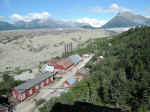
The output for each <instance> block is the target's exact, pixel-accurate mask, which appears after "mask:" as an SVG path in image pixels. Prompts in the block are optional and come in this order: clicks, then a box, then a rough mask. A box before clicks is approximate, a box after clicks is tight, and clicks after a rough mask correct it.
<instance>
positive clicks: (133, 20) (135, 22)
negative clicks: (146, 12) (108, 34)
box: [102, 12, 150, 28]
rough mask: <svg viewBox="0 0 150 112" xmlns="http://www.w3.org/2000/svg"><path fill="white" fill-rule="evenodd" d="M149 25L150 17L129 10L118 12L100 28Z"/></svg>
mask: <svg viewBox="0 0 150 112" xmlns="http://www.w3.org/2000/svg"><path fill="white" fill-rule="evenodd" d="M144 25H147V26H149V25H150V19H149V18H146V17H144V16H141V15H136V14H134V13H131V12H121V13H118V14H117V15H116V16H115V17H114V18H112V19H111V20H110V21H108V22H107V23H106V24H105V25H103V26H102V28H118V27H134V26H144Z"/></svg>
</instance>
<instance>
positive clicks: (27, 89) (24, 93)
mask: <svg viewBox="0 0 150 112" xmlns="http://www.w3.org/2000/svg"><path fill="white" fill-rule="evenodd" d="M52 81H53V75H52V74H50V73H45V74H40V75H39V76H37V77H36V78H35V79H32V80H29V81H27V82H25V83H23V84H21V85H19V86H17V87H15V88H14V90H13V91H12V95H13V97H14V98H15V99H17V100H19V101H24V100H25V99H27V98H28V97H30V96H32V95H33V94H34V93H36V92H37V91H38V90H39V89H40V88H42V87H44V86H46V85H48V84H49V83H50V82H52Z"/></svg>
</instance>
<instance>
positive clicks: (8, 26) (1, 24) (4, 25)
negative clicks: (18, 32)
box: [0, 21, 16, 30]
mask: <svg viewBox="0 0 150 112" xmlns="http://www.w3.org/2000/svg"><path fill="white" fill-rule="evenodd" d="M13 29H16V27H15V26H14V25H13V24H10V23H8V22H3V21H0V30H13Z"/></svg>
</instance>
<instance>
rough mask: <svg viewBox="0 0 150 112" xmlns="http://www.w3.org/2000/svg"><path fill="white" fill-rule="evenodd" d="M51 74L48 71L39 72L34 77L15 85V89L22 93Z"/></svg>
mask: <svg viewBox="0 0 150 112" xmlns="http://www.w3.org/2000/svg"><path fill="white" fill-rule="evenodd" d="M51 76H52V74H50V73H44V74H40V75H39V76H37V77H36V78H35V79H31V80H29V81H27V82H25V83H23V84H21V85H19V86H17V87H15V90H17V91H18V92H19V93H23V92H24V91H25V90H27V89H30V88H32V87H33V86H35V85H36V84H38V83H40V82H42V81H43V80H45V79H47V78H49V77H51Z"/></svg>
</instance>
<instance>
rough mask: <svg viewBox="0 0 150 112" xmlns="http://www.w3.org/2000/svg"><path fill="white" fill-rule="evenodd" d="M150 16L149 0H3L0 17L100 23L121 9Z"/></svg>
mask: <svg viewBox="0 0 150 112" xmlns="http://www.w3.org/2000/svg"><path fill="white" fill-rule="evenodd" d="M122 11H130V12H133V13H136V14H141V15H144V16H147V17H150V13H149V12H150V0H0V20H3V21H9V22H13V21H18V20H23V21H27V22H28V21H31V20H33V19H48V18H53V19H56V20H64V21H77V22H81V23H89V24H91V25H93V26H97V27H99V26H101V25H103V24H105V23H106V22H107V21H109V20H110V19H111V18H112V17H114V16H115V15H116V14H117V13H118V12H122Z"/></svg>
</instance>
